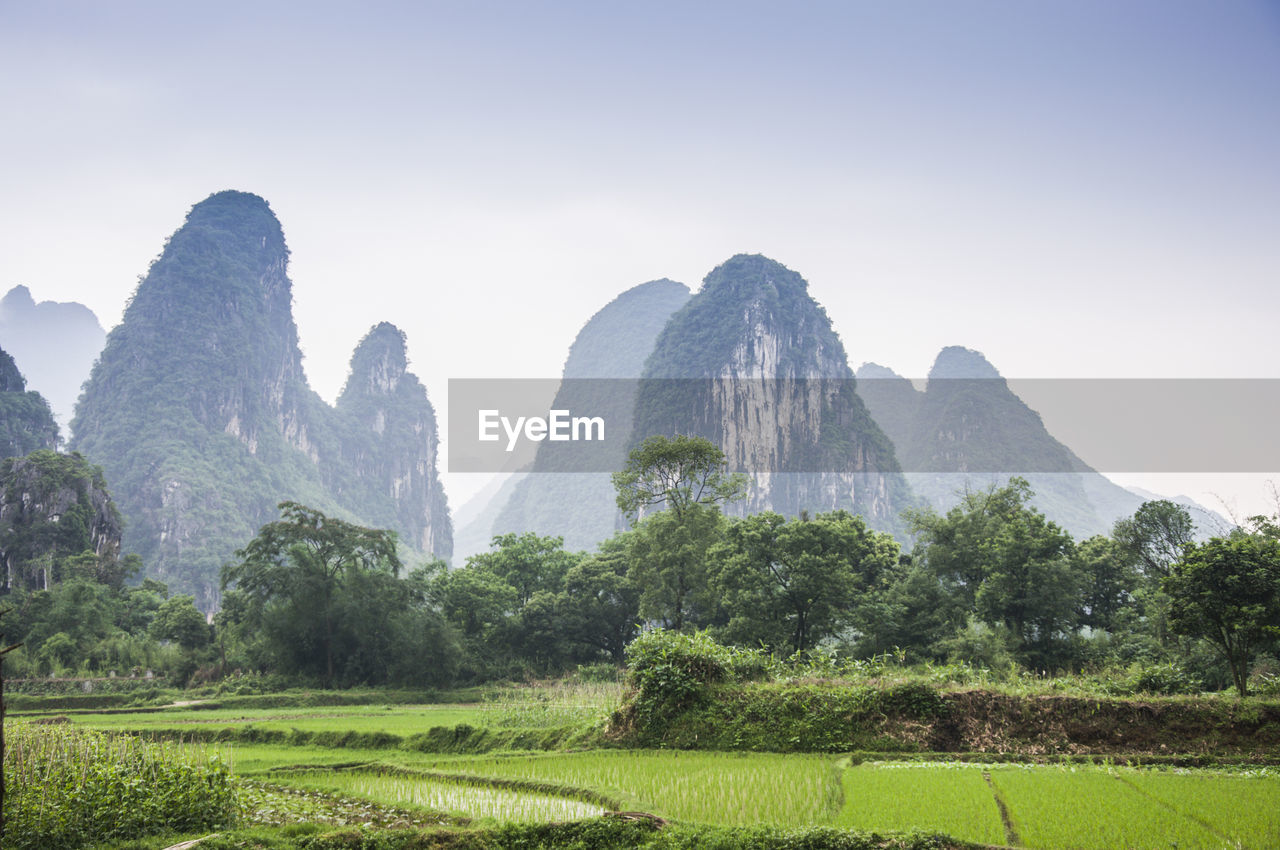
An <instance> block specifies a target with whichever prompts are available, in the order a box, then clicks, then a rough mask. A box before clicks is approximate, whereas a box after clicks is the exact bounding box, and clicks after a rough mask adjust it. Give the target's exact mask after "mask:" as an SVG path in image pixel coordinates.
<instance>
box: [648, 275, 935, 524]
mask: <svg viewBox="0 0 1280 850" xmlns="http://www.w3.org/2000/svg"><path fill="white" fill-rule="evenodd" d="M644 374H645V377H646V378H647V379H649V380H646V381H645V382H644V383H643V384H642V386H641V389H640V398H639V399H638V400H637V408H636V409H637V414H636V426H635V432H634V433H635V442H639V441H640V440H641V439H643V438H644V437H645V436H648V435H651V434H668V435H669V434H677V433H684V434H699V435H701V436H704V437H706V438H707V439H709V440H711V441H712V442H714V443H716V444H717V445H719V446H720V447H721V448H722V449H723V450H724V452H725V454H726V456H727V457H728V460H729V466H730V468H731V469H737V470H745V471H747V472H749V473H751V474H752V476H753V482H754V483H753V486H752V487H751V489H750V492H749V493H748V496H747V499H746V501H745V503H744V504H741V505H738V506H735V510H737V511H741V512H747V513H754V512H757V511H762V510H774V511H778V512H779V513H783V514H787V515H795V514H798V513H799V512H800V511H809V512H814V513H816V512H820V511H828V510H833V509H836V508H844V509H847V510H850V511H854V512H857V513H861V514H863V515H865V516H867V517H868V519H869V521H870V522H871V523H873V524H875V525H877V526H878V527H881V528H892V527H893V526H894V525H895V523H896V522H897V515H898V513H899V511H900V510H901V509H902V508H904V507H906V506H907V505H908V504H909V503H910V494H909V491H908V490H907V488H906V486H905V484H904V483H903V481H902V479H901V476H900V475H899V474H898V466H897V461H896V459H895V457H894V452H893V446H892V444H891V443H890V442H889V440H888V439H887V438H886V437H885V435H884V434H883V433H882V432H881V431H880V429H879V427H878V426H877V425H876V424H875V422H874V421H873V420H872V419H871V417H870V415H869V414H868V412H867V410H866V407H865V406H864V404H863V402H862V399H861V398H860V397H859V396H858V394H857V391H856V388H855V385H854V380H853V374H852V372H851V371H850V370H849V365H848V361H847V358H846V356H845V351H844V347H843V345H842V344H841V342H840V339H839V337H837V336H836V334H835V332H834V331H833V330H832V328H831V322H830V320H829V319H828V318H827V315H826V313H825V312H824V311H823V309H822V308H821V307H820V306H819V305H818V304H817V303H816V302H815V301H814V300H813V298H812V297H810V295H809V293H808V284H807V283H806V282H805V280H804V279H803V278H802V277H800V275H798V274H796V273H795V272H793V271H791V270H790V269H787V268H786V267H784V266H782V265H781V264H779V263H777V262H774V261H773V260H770V259H768V258H766V257H762V256H758V255H739V256H736V257H733V258H732V259H730V260H729V261H727V262H726V263H724V264H723V265H721V266H720V267H718V268H717V269H715V270H714V271H712V272H711V274H709V275H708V276H707V278H706V280H705V281H704V283H703V286H702V289H701V290H700V291H699V292H698V294H697V295H695V296H694V297H693V298H692V299H691V300H690V301H689V303H688V304H687V305H686V306H685V307H684V308H683V309H682V310H680V311H679V312H678V313H676V314H675V315H674V316H672V318H671V321H670V322H668V324H667V326H666V328H664V329H663V332H662V334H661V336H660V337H659V339H658V341H657V344H656V346H655V348H654V352H653V354H652V355H651V356H650V358H649V360H648V362H647V363H646V365H645V372H644ZM660 379H676V380H660Z"/></svg>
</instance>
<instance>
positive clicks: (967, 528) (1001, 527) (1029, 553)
mask: <svg viewBox="0 0 1280 850" xmlns="http://www.w3.org/2000/svg"><path fill="white" fill-rule="evenodd" d="M1031 495H1032V493H1031V486H1030V485H1029V484H1028V483H1027V481H1026V480H1025V479H1022V478H1017V477H1015V478H1012V479H1011V480H1010V482H1009V484H1007V485H1006V486H1004V487H992V488H990V489H987V490H982V491H978V492H970V493H966V494H965V495H964V497H963V498H962V499H961V501H960V504H959V505H957V506H955V507H954V508H952V509H951V510H950V511H948V512H947V513H946V515H945V516H942V515H939V514H938V513H937V512H935V511H933V510H926V511H920V512H911V513H910V514H909V519H910V521H911V524H912V530H913V531H914V532H915V533H916V534H917V535H918V544H919V545H918V548H917V555H918V556H919V557H920V558H922V559H923V562H924V563H925V564H926V565H927V567H928V569H929V570H930V571H931V572H932V573H933V574H934V575H935V576H936V577H937V579H938V580H939V581H940V582H941V583H942V585H943V586H944V587H946V588H947V589H948V590H949V591H950V593H951V594H953V595H954V596H955V598H957V599H958V600H961V601H962V603H963V605H962V606H961V608H960V610H962V611H965V612H967V613H972V614H973V615H976V616H977V617H978V618H979V619H981V620H982V622H984V623H986V624H987V625H988V626H992V627H1000V628H1002V629H1005V630H1007V632H1008V633H1009V634H1010V635H1012V636H1013V639H1014V641H1015V644H1016V645H1015V646H1013V647H1010V648H1011V649H1012V650H1013V651H1014V652H1015V653H1016V654H1017V655H1018V657H1019V660H1021V661H1023V662H1024V663H1029V664H1033V665H1035V666H1037V667H1057V666H1062V665H1063V663H1064V661H1065V660H1066V659H1065V658H1064V657H1063V656H1062V653H1061V652H1060V650H1061V645H1060V644H1061V642H1062V639H1063V638H1065V637H1067V636H1068V635H1069V634H1071V633H1072V632H1074V631H1075V630H1076V628H1077V627H1078V626H1079V624H1080V611H1079V605H1078V599H1079V596H1080V592H1081V589H1082V586H1083V584H1084V579H1083V577H1082V576H1081V575H1080V573H1079V572H1078V570H1077V565H1076V564H1074V563H1073V562H1072V559H1071V554H1072V551H1073V548H1074V544H1073V543H1072V540H1071V536H1070V535H1068V534H1067V533H1066V532H1065V531H1063V530H1062V529H1060V528H1059V527H1058V526H1057V525H1055V524H1054V523H1052V522H1050V521H1049V520H1047V519H1046V518H1045V516H1044V514H1042V513H1040V512H1039V511H1036V510H1034V509H1032V508H1031V507H1030V506H1029V502H1030V500H1031Z"/></svg>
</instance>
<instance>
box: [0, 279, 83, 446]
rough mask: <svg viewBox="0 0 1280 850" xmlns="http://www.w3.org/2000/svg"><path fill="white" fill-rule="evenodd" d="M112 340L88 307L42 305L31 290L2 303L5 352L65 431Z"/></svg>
mask: <svg viewBox="0 0 1280 850" xmlns="http://www.w3.org/2000/svg"><path fill="white" fill-rule="evenodd" d="M106 338H107V334H106V332H105V331H103V330H102V325H100V324H99V323H98V317H97V316H95V315H94V314H93V311H92V310H90V309H89V308H88V307H86V306H84V305H83V304H77V303H76V302H74V301H68V302H57V301H41V302H39V303H38V304H37V303H36V301H35V299H33V298H32V297H31V290H29V289H27V288H26V287H25V286H15V287H14V288H13V289H11V290H9V293H8V294H7V295H5V297H4V298H3V299H0V346H3V347H4V348H5V350H6V351H8V352H9V353H10V354H12V355H13V357H14V359H16V360H17V361H18V362H19V363H20V364H22V372H23V374H24V375H26V376H27V384H28V387H29V388H30V389H32V390H35V391H37V392H39V393H40V394H41V395H42V396H44V397H45V398H46V399H47V400H48V402H49V406H50V407H51V408H53V415H54V416H55V417H56V418H57V420H58V422H59V423H61V425H62V427H63V428H64V429H65V428H66V427H67V425H68V424H70V422H71V417H72V415H73V414H74V413H75V406H76V399H77V398H79V396H80V386H81V385H82V384H83V383H84V382H85V380H86V379H87V378H88V377H89V370H90V369H92V368H93V360H94V358H95V357H97V356H98V352H100V351H102V345H103V343H104V342H105V341H106Z"/></svg>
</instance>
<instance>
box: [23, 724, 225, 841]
mask: <svg viewBox="0 0 1280 850" xmlns="http://www.w3.org/2000/svg"><path fill="white" fill-rule="evenodd" d="M7 733H8V734H7V740H6V745H7V746H6V749H5V758H4V771H5V780H6V781H5V787H6V788H7V789H8V793H7V794H6V795H5V798H4V815H5V816H4V826H5V832H4V846H5V847H6V848H13V850H27V848H30V850H45V848H50V847H67V848H72V847H81V846H84V845H86V844H89V843H92V842H95V841H105V840H108V839H122V838H138V837H141V836H145V835H155V834H166V833H173V832H185V831H190V830H196V829H216V828H222V827H226V826H230V825H232V824H234V822H235V820H236V816H237V811H238V804H237V798H236V793H235V786H234V784H233V781H232V778H231V769H230V766H229V765H228V764H226V763H225V762H223V761H222V760H221V759H219V758H218V757H217V756H216V755H212V756H209V755H207V754H205V753H203V752H201V751H196V752H193V751H191V750H190V749H188V748H185V747H182V746H179V745H175V744H153V743H147V742H144V741H141V740H139V739H137V738H133V737H129V736H121V737H108V736H106V735H103V734H102V733H99V732H92V731H88V730H82V729H77V728H75V727H72V726H66V725H40V726H37V725H29V724H20V725H17V726H14V727H12V728H10V729H9V730H7Z"/></svg>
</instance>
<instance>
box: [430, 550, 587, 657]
mask: <svg viewBox="0 0 1280 850" xmlns="http://www.w3.org/2000/svg"><path fill="white" fill-rule="evenodd" d="M583 557H585V556H584V555H583V554H582V553H575V552H566V551H565V550H564V541H563V538H560V537H542V536H539V535H537V534H534V533H532V532H530V533H525V534H502V535H499V536H497V537H494V538H493V542H492V547H491V548H490V550H489V551H487V552H482V553H480V554H478V555H473V556H472V557H470V558H468V559H467V564H466V566H465V567H463V568H462V569H459V570H455V571H453V572H451V573H447V574H443V575H441V576H439V577H438V578H437V580H436V583H435V586H434V590H433V593H434V595H435V597H436V598H437V599H438V600H439V602H440V606H441V609H442V611H443V612H444V615H445V617H446V618H448V620H449V621H450V622H451V623H453V624H454V626H455V627H456V628H457V629H458V631H459V632H460V633H461V635H462V637H463V639H464V641H465V643H466V645H467V648H468V649H469V651H470V654H471V657H472V660H473V661H474V662H475V664H476V666H477V670H476V671H475V672H476V674H477V675H480V676H486V677H489V676H503V675H519V674H521V673H527V672H535V673H549V672H554V671H557V670H559V669H561V668H562V667H563V666H564V665H565V664H566V663H567V662H568V660H569V657H570V656H571V655H572V654H573V653H572V650H571V648H570V646H569V639H568V636H567V631H568V627H567V624H566V623H565V622H564V620H563V618H562V612H563V610H564V609H563V606H562V605H561V604H560V601H559V595H560V594H561V593H562V592H563V590H564V586H565V577H566V575H567V574H568V572H569V571H570V570H572V569H573V568H574V567H575V566H576V565H577V564H578V563H579V562H580V561H581V560H582V558H583Z"/></svg>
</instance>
